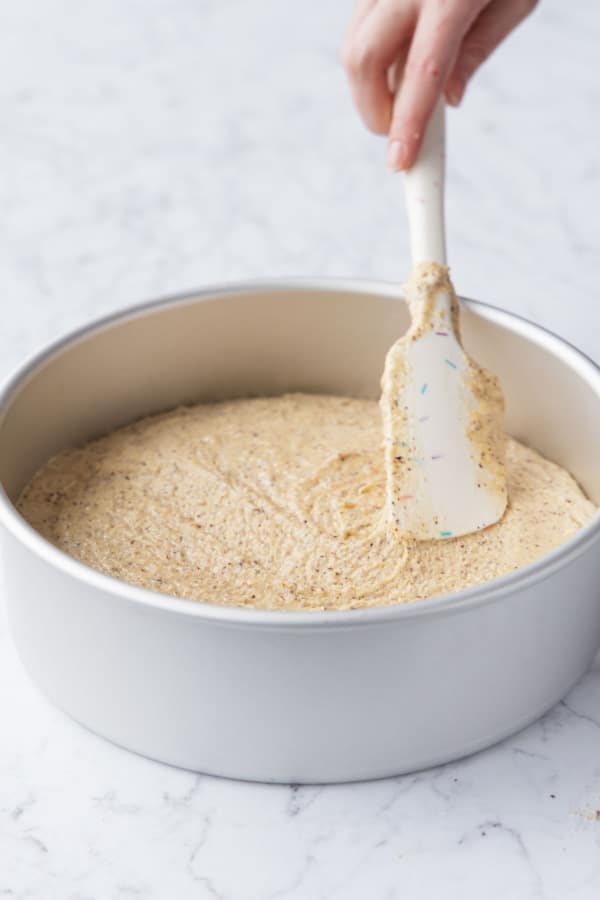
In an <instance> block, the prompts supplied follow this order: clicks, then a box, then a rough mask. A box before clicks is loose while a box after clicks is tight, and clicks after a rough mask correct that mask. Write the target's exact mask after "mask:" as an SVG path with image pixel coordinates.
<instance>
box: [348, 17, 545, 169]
mask: <svg viewBox="0 0 600 900" xmlns="http://www.w3.org/2000/svg"><path fill="white" fill-rule="evenodd" d="M536 2H537V0H359V2H358V5H357V7H356V10H355V12H354V16H353V18H352V21H351V22H350V26H349V28H348V32H347V34H346V38H345V41H344V46H343V48H342V62H343V64H344V67H345V69H346V72H347V74H348V78H349V80H350V86H351V88H352V94H353V96H354V102H355V104H356V106H357V108H358V111H359V113H360V115H361V117H362V119H363V121H364V123H365V125H366V126H367V127H368V128H370V129H371V131H374V132H376V133H377V134H387V135H389V138H388V166H389V167H390V168H391V169H394V170H399V169H408V168H410V166H411V165H412V164H413V162H414V161H415V158H416V156H417V153H418V150H419V147H420V145H421V140H422V137H423V133H424V131H425V127H426V125H427V122H428V121H429V116H430V115H431V113H432V112H433V108H434V106H435V104H436V101H437V99H438V97H439V96H440V94H442V92H443V93H444V95H445V97H446V101H447V102H448V103H450V104H451V105H452V106H458V104H459V103H460V101H461V100H462V97H463V94H464V92H465V88H466V86H467V83H468V82H469V80H470V78H471V77H472V75H473V74H474V73H475V71H476V70H477V69H478V68H479V66H480V65H481V64H482V62H484V60H486V59H487V58H488V56H489V55H490V54H491V53H492V51H493V50H495V48H496V47H497V46H498V44H500V42H501V41H502V40H503V39H504V38H505V37H506V36H507V35H508V34H509V33H510V32H511V31H512V30H513V28H515V27H516V26H517V25H518V24H519V22H521V21H522V19H524V18H525V17H526V16H527V15H528V14H529V13H530V12H531V11H532V10H533V8H534V7H535V5H536ZM399 68H402V69H403V73H402V81H401V83H400V86H399V88H398V92H397V95H396V97H395V98H394V95H393V90H392V82H393V81H395V80H396V76H395V72H396V71H397V70H398V69H399Z"/></svg>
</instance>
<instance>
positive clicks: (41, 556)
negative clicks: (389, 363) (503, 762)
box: [0, 280, 600, 783]
mask: <svg viewBox="0 0 600 900" xmlns="http://www.w3.org/2000/svg"><path fill="white" fill-rule="evenodd" d="M406 325H407V312H406V309H405V307H404V304H403V302H402V301H401V299H400V298H399V296H398V294H397V289H396V288H395V287H393V286H389V285H381V284H377V283H365V282H362V283H358V282H349V283H346V282H330V281H322V280H311V281H285V282H277V283H271V282H265V283H248V284H241V285H233V286H227V287H220V288H215V289H206V290H202V291H200V292H198V293H194V294H190V295H188V296H183V297H176V298H171V299H167V300H160V301H158V302H155V303H150V304H147V305H144V306H140V307H137V308H134V309H131V310H127V311H125V312H123V313H120V314H118V315H115V316H112V317H109V318H106V319H103V320H101V321H98V322H95V323H93V324H92V325H90V326H89V327H88V328H84V329H82V330H80V331H78V332H76V333H74V334H72V335H70V336H68V337H67V338H65V339H64V340H61V341H59V342H57V343H55V344H53V345H52V346H50V347H49V348H47V349H46V350H44V351H43V352H42V353H40V354H38V355H37V356H35V357H34V358H33V359H32V360H30V361H29V362H28V363H27V364H25V365H24V366H23V367H21V368H20V369H19V371H17V373H16V374H15V375H13V376H12V377H11V378H10V380H9V381H8V383H7V384H6V385H5V386H4V388H3V390H2V392H1V395H0V483H1V485H2V494H1V497H0V520H1V522H2V525H3V527H2V528H1V529H0V531H1V533H2V557H3V567H4V577H5V585H6V597H7V603H8V612H9V620H10V623H11V629H12V633H13V636H14V640H15V642H16V645H17V647H18V650H19V653H20V655H21V658H22V660H23V663H24V665H25V667H26V668H27V670H28V671H29V672H30V674H31V676H32V678H33V679H34V680H35V682H36V683H37V684H38V685H39V687H40V688H41V689H42V691H43V692H44V693H45V694H46V695H47V696H48V697H49V698H50V700H52V701H53V702H54V703H56V704H57V705H58V706H60V707H61V708H62V709H64V710H65V711H66V712H67V713H68V714H69V715H71V716H72V717H73V718H75V719H77V720H78V721H79V722H81V723H82V724H84V725H85V726H87V727H88V728H90V729H92V730H93V731H95V732H97V733H98V734H100V735H103V736H104V737H106V738H108V739H110V740H111V741H114V742H116V743H117V744H120V745H122V746H123V747H127V748H129V749H131V750H134V751H137V752H138V753H141V754H144V755H146V756H149V757H153V758H155V759H157V760H162V761H164V762H166V763H170V764H173V765H177V766H183V767H185V768H188V769H193V770H197V771H201V772H207V773H211V774H215V775H224V776H231V777H235V778H243V779H253V780H259V781H278V782H288V783H290V782H297V783H300V782H333V781H347V780H358V779H366V778H377V777H382V776H386V775H393V774H399V773H402V772H407V771H411V770H415V769H421V768H424V767H427V766H431V765H433V764H436V763H442V762H446V761H448V760H451V759H455V758H457V757H460V756H463V755H465V754H468V753H471V752H473V751H475V750H479V749H481V748H483V747H486V746H488V745H490V744H492V743H494V742H496V741H498V740H500V739H501V738H503V737H505V736H506V735H509V734H511V733H512V732H514V731H517V730H518V729H520V728H522V727H523V726H524V725H526V724H527V723H529V722H531V721H532V720H534V719H535V718H536V717H538V716H540V715H541V714H542V713H543V712H544V711H546V710H547V709H549V708H550V707H551V706H552V705H553V704H554V703H556V702H557V701H558V700H559V699H560V698H561V697H563V696H564V694H565V693H566V692H567V691H568V690H569V689H570V688H571V687H572V686H573V685H574V684H575V682H576V681H577V680H578V679H579V678H580V677H581V675H582V674H583V673H584V671H585V670H586V668H587V667H588V666H589V664H590V663H591V661H592V658H593V656H594V654H595V652H596V649H597V647H598V645H599V644H600V590H599V587H600V520H599V517H598V516H596V517H595V518H594V520H593V522H592V523H591V524H589V525H588V526H586V527H585V528H583V529H582V530H581V531H580V532H579V533H578V534H577V535H576V536H575V537H573V538H572V539H571V540H569V541H568V542H567V543H565V544H563V545H562V546H560V547H559V548H557V549H556V550H554V551H553V552H552V553H550V554H548V555H546V556H544V557H543V558H542V559H540V560H538V561H537V562H535V563H533V564H531V565H529V566H527V567H525V568H522V569H520V570H518V571H515V572H514V573H512V574H510V575H508V576H506V577H503V578H499V579H497V580H495V581H492V582H489V583H487V584H485V585H482V586H480V587H476V588H471V589H469V590H465V591H459V592H456V593H454V594H450V595H446V596H440V597H435V598H432V599H430V600H426V601H421V602H417V603H414V604H407V605H395V606H388V607H382V608H377V609H368V610H356V611H344V612H283V611H273V612H271V611H256V610H250V609H245V608H226V607H222V606H219V605H218V604H216V603H214V601H215V599H216V598H215V597H206V603H197V602H192V601H187V600H181V599H175V598H172V597H168V596H164V595H161V594H158V593H153V592H151V591H147V590H144V589H142V588H139V587H135V586H132V585H128V584H125V583H123V582H120V581H117V580H115V579H112V578H110V577H107V576H106V575H102V574H100V573H98V572H96V571H94V570H93V569H91V568H88V567H87V566H85V565H82V564H81V563H79V562H77V561H75V560H74V559H72V558H70V557H69V556H67V555H65V554H64V553H62V552H61V551H59V550H58V549H56V548H55V547H53V546H52V545H51V544H50V543H48V542H47V541H46V540H44V539H43V538H42V537H41V536H39V535H38V534H37V533H36V532H35V531H33V530H32V529H31V528H30V527H29V525H28V524H27V523H26V522H25V521H24V520H23V518H22V517H21V516H20V515H19V514H18V512H17V511H16V510H15V508H14V506H13V502H14V501H15V500H16V498H17V496H18V494H19V492H20V490H21V488H22V487H23V486H24V484H25V483H26V482H27V480H28V479H29V478H30V476H31V475H32V474H33V472H34V471H35V470H36V469H37V468H38V467H39V466H40V465H41V464H42V463H43V462H44V461H45V460H47V459H48V457H49V456H50V455H52V454H54V453H56V452H57V451H58V450H60V449H62V448H64V447H66V446H68V445H73V444H77V443H79V442H82V441H84V440H85V439H87V438H90V437H93V436H96V435H99V434H101V433H103V432H106V431H107V430H109V429H112V428H115V427H117V426H119V425H122V424H124V423H126V422H129V421H130V420H132V419H134V418H137V417H140V416H143V415H146V414H148V413H154V412H157V411H160V410H163V409H167V408H169V407H172V406H175V405H176V404H180V403H189V402H192V401H203V400H214V399H223V398H227V397H235V396H244V395H255V394H278V393H281V392H284V391H312V392H318V391H325V392H329V393H341V394H346V395H351V396H356V397H373V398H375V397H377V396H378V392H379V378H380V375H381V370H382V367H383V359H384V354H385V351H386V350H387V348H388V346H389V345H390V343H391V342H392V341H393V340H394V339H395V338H396V337H397V336H398V335H399V334H400V333H401V332H402V331H403V330H404V328H405V327H406ZM463 330H464V335H465V343H466V346H467V348H468V349H469V350H470V351H471V352H472V353H473V355H474V356H475V357H476V358H477V359H478V360H481V362H482V363H484V364H485V365H487V366H489V367H490V368H491V369H492V370H494V371H495V372H497V373H498V374H499V376H500V378H501V380H502V384H503V387H504V391H505V394H506V397H507V411H508V415H507V426H508V430H509V431H510V432H511V433H512V434H513V435H514V436H515V437H517V438H519V439H521V440H523V441H525V442H527V443H530V444H531V445H532V446H534V447H536V448H537V449H538V450H540V451H541V452H542V453H544V454H545V455H546V456H548V457H549V458H550V459H553V460H555V461H557V462H559V463H561V464H562V465H564V466H566V467H567V468H568V469H569V470H570V471H571V472H573V474H574V475H575V476H576V477H577V479H578V480H579V482H580V483H581V485H582V487H583V488H584V490H585V491H586V492H587V494H588V495H589V496H590V497H591V498H592V499H593V500H594V501H595V502H596V503H598V502H600V467H599V466H598V459H599V457H600V373H599V371H598V369H597V367H596V366H595V365H594V364H593V363H592V362H590V361H589V360H587V359H586V358H585V357H584V356H583V355H582V354H580V353H579V352H578V351H577V350H575V349H573V348H572V347H570V346H569V345H567V344H566V343H565V342H564V341H562V340H560V339H559V338H557V337H555V336H553V335H551V334H549V333H548V332H546V331H544V330H543V329H541V328H539V327H537V326H535V325H532V324H530V323H528V322H526V321H524V320H522V319H520V318H518V317H516V316H513V315H509V314H508V313H506V312H502V311H500V310H498V309H494V308H491V307H489V306H485V305H483V304H478V303H474V302H471V301H465V314H464V326H463Z"/></svg>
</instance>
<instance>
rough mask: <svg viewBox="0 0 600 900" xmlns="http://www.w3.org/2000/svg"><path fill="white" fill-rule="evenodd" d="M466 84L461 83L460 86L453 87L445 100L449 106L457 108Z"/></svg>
mask: <svg viewBox="0 0 600 900" xmlns="http://www.w3.org/2000/svg"><path fill="white" fill-rule="evenodd" d="M466 86H467V84H466V82H465V81H463V82H462V83H460V84H457V85H453V86H452V87H451V88H450V90H449V91H448V94H447V100H448V103H449V104H450V106H459V105H460V102H461V100H462V98H463V96H464V93H465V88H466Z"/></svg>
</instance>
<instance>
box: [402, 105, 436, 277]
mask: <svg viewBox="0 0 600 900" xmlns="http://www.w3.org/2000/svg"><path fill="white" fill-rule="evenodd" d="M444 146H445V103H444V98H443V97H442V98H440V100H438V102H437V105H436V107H435V110H434V112H433V115H432V116H431V119H430V120H429V123H428V125H427V128H426V130H425V135H424V137H423V143H422V145H421V149H420V150H419V155H418V156H417V159H416V162H415V163H414V164H413V166H412V167H411V168H410V169H409V170H408V172H407V173H406V175H405V190H406V209H407V212H408V225H409V230H410V246H411V254H412V262H413V265H417V263H420V262H437V263H441V264H442V265H446V229H445V225H444V168H445V165H444Z"/></svg>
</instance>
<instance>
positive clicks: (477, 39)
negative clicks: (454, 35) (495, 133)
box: [445, 0, 537, 106]
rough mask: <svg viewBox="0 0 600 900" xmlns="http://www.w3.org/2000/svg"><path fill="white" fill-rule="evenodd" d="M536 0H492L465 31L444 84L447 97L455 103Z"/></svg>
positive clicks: (527, 13) (532, 7) (458, 101)
mask: <svg viewBox="0 0 600 900" xmlns="http://www.w3.org/2000/svg"><path fill="white" fill-rule="evenodd" d="M536 2H537V0H492V2H491V3H490V4H489V6H487V7H486V8H485V9H484V10H483V12H482V13H481V15H480V16H479V18H478V19H477V20H476V21H475V23H474V24H473V26H472V27H471V29H470V31H469V32H468V33H467V34H466V36H465V38H464V40H463V42H462V44H461V47H460V50H459V51H458V54H457V56H456V60H455V62H454V66H453V68H452V72H451V74H450V77H449V78H448V81H447V83H446V89H445V93H446V99H447V100H448V103H451V104H452V105H453V106H458V104H459V103H460V101H461V100H462V98H463V95H464V93H465V88H466V86H467V84H468V82H469V81H470V79H471V78H472V77H473V75H474V73H475V72H476V71H477V69H478V68H479V66H480V65H481V64H482V63H483V62H484V61H485V60H486V59H487V58H488V56H490V55H491V53H492V52H493V51H494V50H495V49H496V47H497V46H498V44H500V43H501V42H502V41H503V40H504V38H505V37H506V36H507V34H509V33H510V32H511V31H512V30H513V28H515V27H516V26H517V25H518V24H519V23H520V22H521V21H522V20H523V19H524V18H525V17H526V16H528V15H529V13H530V12H532V10H533V9H534V7H535V6H536Z"/></svg>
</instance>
